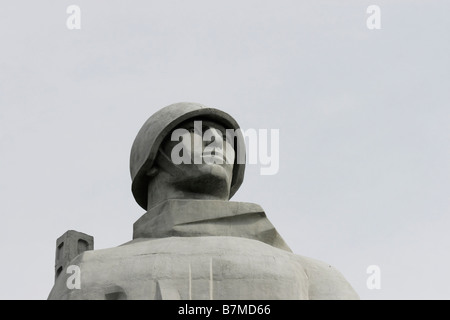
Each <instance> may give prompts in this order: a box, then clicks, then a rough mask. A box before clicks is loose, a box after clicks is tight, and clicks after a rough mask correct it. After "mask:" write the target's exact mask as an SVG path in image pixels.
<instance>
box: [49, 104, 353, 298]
mask: <svg viewBox="0 0 450 320" xmlns="http://www.w3.org/2000/svg"><path fill="white" fill-rule="evenodd" d="M199 123H200V124H201V126H200V127H198V124H199ZM231 129H232V132H233V133H234V135H233V136H231V135H229V134H228V131H229V130H231ZM176 130H178V132H177V133H178V139H176V140H174V139H173V137H174V133H176V132H175V131H176ZM205 132H208V133H209V136H210V139H209V140H208V141H209V142H211V141H215V142H221V143H217V148H214V150H213V152H209V153H206V152H205V150H206V149H207V148H206V147H207V143H205V140H202V139H201V136H202V134H205ZM198 137H200V139H199V138H198ZM188 138H189V139H188ZM191 138H192V140H191ZM196 139H197V140H196ZM186 141H187V142H186ZM193 142H194V143H193ZM195 142H197V146H198V145H199V144H200V146H201V148H196V147H195V146H194V147H193V145H195ZM243 144H244V140H243V137H242V134H241V133H240V131H239V126H238V124H237V122H236V121H235V120H234V119H233V118H232V117H231V116H230V115H228V114H227V113H225V112H223V111H220V110H217V109H214V108H208V107H205V106H203V105H200V104H196V103H177V104H173V105H170V106H168V107H165V108H163V109H161V110H159V111H158V112H156V113H155V114H154V115H152V116H151V117H150V118H149V119H148V120H147V122H145V124H144V125H143V127H142V128H141V130H140V131H139V133H138V135H137V137H136V139H135V141H134V144H133V147H132V149H131V159H130V169H131V177H132V181H133V182H132V192H133V195H134V198H135V199H136V201H137V203H138V204H139V205H140V206H141V207H142V208H144V209H145V210H146V211H147V212H146V213H145V214H144V215H143V216H142V217H141V218H140V219H138V220H137V221H136V222H135V223H134V226H133V240H131V241H130V242H127V243H125V244H123V245H121V246H119V247H116V248H110V249H102V250H93V238H92V237H91V236H88V235H86V234H83V233H79V232H76V231H68V232H66V233H65V234H64V235H63V236H62V237H60V238H59V239H58V240H57V252H56V266H55V284H54V286H53V289H52V291H51V292H50V295H49V299H106V300H118V299H171V300H173V299H219V300H223V299H237V300H240V299H358V295H357V294H356V292H355V291H354V290H353V288H352V287H351V285H350V284H349V283H348V282H347V281H346V280H345V278H344V277H343V276H342V274H341V273H340V272H339V271H337V270H336V269H335V268H333V267H332V266H330V265H328V264H326V263H323V262H320V261H317V260H314V259H311V258H306V257H302V256H299V255H296V254H294V253H292V251H291V249H290V248H289V247H288V245H287V244H286V243H285V242H284V240H283V239H282V237H281V236H280V235H279V234H278V232H277V231H276V229H275V228H274V226H273V225H272V224H271V223H270V221H269V220H268V219H267V217H266V215H265V213H264V210H263V209H262V208H261V207H260V206H259V205H257V204H253V203H243V202H231V201H229V199H230V198H231V197H232V196H233V195H234V194H235V192H236V191H237V190H238V189H239V186H240V185H241V183H242V181H243V177H244V168H245V161H242V159H244V160H245V148H242V146H243ZM181 147H183V152H178V151H177V150H180V148H181ZM176 149H177V150H176ZM174 156H175V157H174ZM176 156H180V157H182V158H183V159H184V160H192V159H197V160H198V159H200V160H201V161H193V162H188V161H184V162H183V161H181V162H180V161H179V160H180V159H175V158H176ZM219 160H220V161H219ZM77 282H78V286H77V285H76V284H77Z"/></svg>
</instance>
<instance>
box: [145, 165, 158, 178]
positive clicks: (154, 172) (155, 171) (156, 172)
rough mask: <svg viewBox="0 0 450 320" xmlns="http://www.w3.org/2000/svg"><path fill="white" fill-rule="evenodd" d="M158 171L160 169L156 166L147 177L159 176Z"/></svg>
mask: <svg viewBox="0 0 450 320" xmlns="http://www.w3.org/2000/svg"><path fill="white" fill-rule="evenodd" d="M158 171H159V170H158V167H157V166H155V165H154V166H152V167H151V168H150V170H148V171H147V176H148V177H150V178H153V177H154V176H156V175H157V174H158Z"/></svg>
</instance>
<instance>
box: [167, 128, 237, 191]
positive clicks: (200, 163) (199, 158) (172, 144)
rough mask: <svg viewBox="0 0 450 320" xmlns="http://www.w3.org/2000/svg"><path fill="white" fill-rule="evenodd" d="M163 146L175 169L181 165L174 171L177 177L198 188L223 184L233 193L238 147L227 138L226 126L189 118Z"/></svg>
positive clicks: (223, 188)
mask: <svg viewBox="0 0 450 320" xmlns="http://www.w3.org/2000/svg"><path fill="white" fill-rule="evenodd" d="M161 148H162V151H163V152H164V153H165V154H166V155H167V156H168V157H169V158H170V159H171V161H172V163H173V164H174V167H173V169H174V170H175V166H178V167H179V169H181V170H175V171H176V172H174V176H176V177H177V179H176V180H178V181H179V182H184V183H189V185H190V186H192V187H193V188H194V189H197V190H198V189H203V188H210V189H211V188H219V189H222V190H226V192H227V193H228V194H229V190H230V186H231V180H232V176H233V165H234V160H235V151H234V148H233V146H232V145H231V144H230V143H229V141H227V139H226V128H225V127H223V126H222V125H220V124H218V123H216V122H213V121H209V120H200V119H198V120H189V121H186V122H184V123H182V124H181V125H179V126H178V127H177V128H176V129H175V130H174V131H173V132H172V134H171V135H169V137H167V138H166V139H165V141H164V142H163V144H162V145H161ZM199 191H202V190H199Z"/></svg>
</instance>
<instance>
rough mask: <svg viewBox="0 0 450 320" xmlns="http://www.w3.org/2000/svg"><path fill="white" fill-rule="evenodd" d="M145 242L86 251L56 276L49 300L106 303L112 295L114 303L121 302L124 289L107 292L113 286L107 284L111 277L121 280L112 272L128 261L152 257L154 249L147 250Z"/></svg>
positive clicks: (114, 286)
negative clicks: (131, 258)
mask: <svg viewBox="0 0 450 320" xmlns="http://www.w3.org/2000/svg"><path fill="white" fill-rule="evenodd" d="M142 240H143V239H137V240H133V241H130V242H128V243H126V244H123V245H121V246H118V247H113V248H107V249H99V250H89V251H84V252H83V253H81V254H79V255H77V256H76V257H75V258H73V259H72V260H71V261H70V262H68V263H66V265H65V266H64V267H63V268H62V269H61V272H59V273H58V274H57V275H56V279H55V284H54V286H53V288H52V290H51V292H50V294H49V296H48V299H49V300H99V299H100V300H104V299H108V297H109V296H108V295H112V296H111V297H110V298H112V299H114V300H116V299H120V294H121V292H122V291H123V290H122V289H121V288H120V286H117V285H113V286H111V288H109V287H106V288H105V282H109V281H105V280H107V279H108V278H111V277H112V278H113V279H114V280H117V279H115V278H117V272H114V270H112V269H111V268H114V267H117V266H120V265H121V264H122V263H123V262H125V261H127V258H129V257H132V256H139V255H145V254H151V252H152V250H151V248H152V246H145V245H144V246H143V245H142V244H141V243H142V242H144V241H142ZM147 241H148V240H147ZM143 249H144V250H143ZM128 267H129V266H128ZM119 278H120V276H119ZM111 283H114V281H112V282H111Z"/></svg>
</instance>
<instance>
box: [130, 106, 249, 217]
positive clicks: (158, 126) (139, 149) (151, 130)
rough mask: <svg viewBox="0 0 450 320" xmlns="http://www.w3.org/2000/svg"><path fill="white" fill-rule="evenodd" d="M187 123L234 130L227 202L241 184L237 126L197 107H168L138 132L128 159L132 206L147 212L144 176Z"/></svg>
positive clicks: (226, 117) (241, 153) (146, 179)
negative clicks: (201, 122) (207, 123)
mask: <svg viewBox="0 0 450 320" xmlns="http://www.w3.org/2000/svg"><path fill="white" fill-rule="evenodd" d="M189 119H204V120H211V121H215V122H217V123H219V124H221V125H222V126H224V127H225V128H226V129H233V130H234V141H233V146H234V148H235V149H237V148H238V149H239V150H235V151H237V152H238V153H239V156H236V157H235V163H234V166H233V177H232V180H231V188H230V197H229V198H231V197H232V196H233V195H234V194H235V193H236V191H237V190H238V189H239V187H240V186H241V184H242V181H243V180H244V170H245V142H244V138H243V135H242V133H241V130H240V128H239V125H238V123H237V122H236V120H234V118H233V117H231V116H230V115H229V114H227V113H226V112H223V111H221V110H218V109H214V108H209V107H206V106H204V105H201V104H198V103H191V102H180V103H175V104H172V105H169V106H167V107H165V108H162V109H160V110H159V111H157V112H156V113H154V114H153V115H152V116H151V117H150V118H149V119H148V120H147V121H146V122H145V123H144V125H143V126H142V128H141V129H140V130H139V132H138V134H137V136H136V138H135V140H134V143H133V146H132V148H131V156H130V172H131V179H132V181H133V182H132V187H131V190H132V192H133V196H134V199H135V200H136V202H137V203H138V204H139V205H140V206H141V207H142V208H143V209H145V210H147V197H148V184H149V182H150V179H151V177H150V176H149V175H148V174H147V173H148V172H149V170H150V169H151V168H152V166H153V165H154V162H155V159H156V156H157V155H158V151H159V147H160V145H161V143H162V142H163V141H164V139H165V138H166V137H167V136H168V135H169V134H170V133H171V132H172V130H174V129H176V128H177V126H178V125H180V124H181V123H183V122H185V121H187V120H189Z"/></svg>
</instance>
